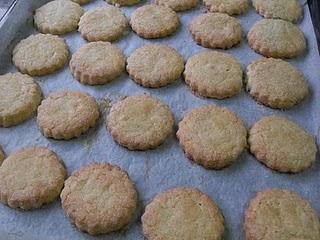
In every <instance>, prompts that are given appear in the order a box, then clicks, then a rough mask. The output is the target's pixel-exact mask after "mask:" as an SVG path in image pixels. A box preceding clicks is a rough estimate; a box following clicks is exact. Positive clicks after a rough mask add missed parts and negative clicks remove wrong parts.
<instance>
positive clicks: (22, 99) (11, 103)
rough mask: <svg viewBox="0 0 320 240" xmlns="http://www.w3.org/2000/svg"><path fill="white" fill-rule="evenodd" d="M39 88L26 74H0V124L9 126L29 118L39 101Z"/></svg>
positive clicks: (40, 94)
mask: <svg viewBox="0 0 320 240" xmlns="http://www.w3.org/2000/svg"><path fill="white" fill-rule="evenodd" d="M41 96H42V93H41V89H40V87H39V85H38V84H37V82H36V81H35V80H33V79H32V78H31V77H29V76H28V75H24V74H21V73H7V74H5V75H0V99H1V101H0V126H1V127H11V126H14V125H17V124H19V123H22V122H24V121H25V120H27V119H29V118H30V117H31V116H32V115H33V114H34V113H35V112H36V111H37V107H38V105H39V104H40V101H41Z"/></svg>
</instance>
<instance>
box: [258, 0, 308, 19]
mask: <svg viewBox="0 0 320 240" xmlns="http://www.w3.org/2000/svg"><path fill="white" fill-rule="evenodd" d="M252 5H253V7H254V8H255V9H256V11H257V12H258V13H259V14H260V15H262V16H264V17H265V18H276V19H278V18H280V19H283V20H286V21H290V22H297V21H298V20H299V19H300V18H301V17H302V7H301V5H300V3H299V1H298V0H252Z"/></svg>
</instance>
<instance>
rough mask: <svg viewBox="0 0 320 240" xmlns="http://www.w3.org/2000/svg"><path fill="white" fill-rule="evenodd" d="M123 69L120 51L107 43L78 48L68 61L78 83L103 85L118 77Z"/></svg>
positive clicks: (96, 43)
mask: <svg viewBox="0 0 320 240" xmlns="http://www.w3.org/2000/svg"><path fill="white" fill-rule="evenodd" d="M124 69H125V57H124V55H123V53H122V50H121V49H120V48H118V47H117V46H116V45H112V44H111V43H109V42H92V43H88V44H86V45H84V46H82V47H81V48H79V49H78V50H77V51H76V52H75V53H74V54H73V55H72V58H71V61H70V70H71V72H72V74H73V76H74V77H75V78H76V79H77V80H79V82H81V83H84V84H89V85H97V84H105V83H108V82H110V81H112V80H114V79H115V78H117V77H119V76H120V75H121V73H122V72H123V71H124Z"/></svg>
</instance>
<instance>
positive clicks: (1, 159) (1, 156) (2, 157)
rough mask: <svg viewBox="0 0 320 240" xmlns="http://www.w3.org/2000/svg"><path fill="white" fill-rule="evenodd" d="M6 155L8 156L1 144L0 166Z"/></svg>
mask: <svg viewBox="0 0 320 240" xmlns="http://www.w3.org/2000/svg"><path fill="white" fill-rule="evenodd" d="M5 157H6V156H5V155H4V152H3V150H2V147H1V146H0V166H1V164H2V162H3V160H4V159H5Z"/></svg>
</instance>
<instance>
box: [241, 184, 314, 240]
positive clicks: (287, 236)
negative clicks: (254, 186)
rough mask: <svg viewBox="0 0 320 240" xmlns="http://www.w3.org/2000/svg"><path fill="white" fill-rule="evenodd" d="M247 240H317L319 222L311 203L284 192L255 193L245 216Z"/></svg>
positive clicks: (275, 190)
mask: <svg viewBox="0 0 320 240" xmlns="http://www.w3.org/2000/svg"><path fill="white" fill-rule="evenodd" d="M245 232H246V240H275V239H279V240H280V239H281V240H298V239H299V240H318V239H320V222H319V219H318V216H317V213H316V211H315V210H314V209H313V208H312V207H311V205H310V203H309V202H308V201H307V200H305V199H303V198H302V197H301V196H300V195H299V194H297V193H295V192H291V191H289V190H285V189H276V188H274V189H266V190H263V191H261V192H258V194H257V195H256V197H255V198H253V199H252V200H251V201H250V205H249V207H248V209H247V210H246V213H245Z"/></svg>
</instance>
